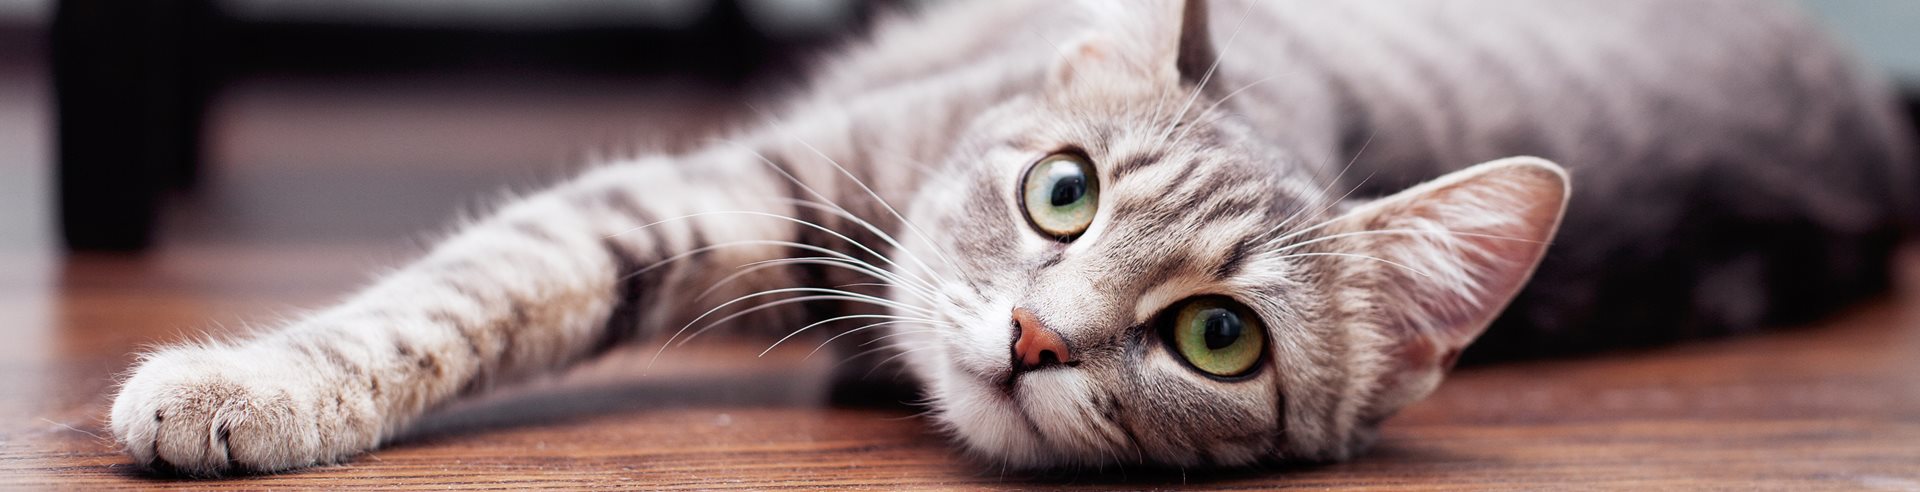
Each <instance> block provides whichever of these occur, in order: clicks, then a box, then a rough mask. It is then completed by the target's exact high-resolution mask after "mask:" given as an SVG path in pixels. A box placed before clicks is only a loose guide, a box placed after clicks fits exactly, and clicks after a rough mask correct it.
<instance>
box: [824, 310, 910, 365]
mask: <svg viewBox="0 0 1920 492" xmlns="http://www.w3.org/2000/svg"><path fill="white" fill-rule="evenodd" d="M928 321H934V320H924V321H923V320H917V319H896V320H888V321H881V322H878V323H870V324H867V325H864V326H861V327H858V328H854V329H851V330H847V331H843V332H840V333H839V334H837V335H834V336H833V337H831V338H828V339H827V341H824V342H820V346H818V347H814V348H813V351H812V352H808V353H807V356H806V357H804V358H802V359H801V360H806V359H811V358H813V354H817V353H820V349H824V348H827V345H828V344H832V343H833V341H834V340H839V339H840V337H844V336H847V335H852V334H853V333H854V332H858V331H862V330H868V329H872V328H878V327H882V326H891V325H900V324H923V325H927V326H934V327H938V326H942V325H936V324H932V323H929V322H928ZM865 345H866V344H861V346H865Z"/></svg>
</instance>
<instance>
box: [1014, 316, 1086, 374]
mask: <svg viewBox="0 0 1920 492" xmlns="http://www.w3.org/2000/svg"><path fill="white" fill-rule="evenodd" d="M1013 329H1014V332H1015V333H1014V338H1013V369H1014V370H1015V371H1030V370H1034V369H1040V368H1043V367H1050V366H1055V365H1069V366H1070V365H1074V364H1075V363H1077V362H1078V361H1076V360H1074V359H1073V354H1072V353H1070V352H1067V340H1066V339H1065V338H1061V337H1060V333H1059V332H1056V331H1053V330H1052V329H1050V328H1047V325H1045V324H1042V323H1041V322H1040V317H1039V316H1034V315H1033V311H1028V310H1027V308H1013Z"/></svg>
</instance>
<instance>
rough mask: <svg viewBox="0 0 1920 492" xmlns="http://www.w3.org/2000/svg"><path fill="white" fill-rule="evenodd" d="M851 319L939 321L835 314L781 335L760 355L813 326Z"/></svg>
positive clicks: (904, 317) (877, 315)
mask: <svg viewBox="0 0 1920 492" xmlns="http://www.w3.org/2000/svg"><path fill="white" fill-rule="evenodd" d="M850 319H888V320H896V321H922V322H938V321H937V320H930V319H926V318H912V317H906V316H893V315H888V314H849V315H846V316H835V317H832V318H827V319H823V320H820V321H815V322H813V323H811V324H808V325H807V326H802V327H800V329H798V330H793V331H792V332H789V333H787V336H784V337H780V339H779V340H775V341H774V342H773V345H768V346H767V349H766V350H762V351H760V355H759V356H758V357H766V356H767V354H768V353H770V352H773V349H775V348H778V347H779V346H780V344H782V343H787V340H791V339H793V337H796V336H799V335H800V334H801V333H803V332H805V331H807V330H811V329H813V327H816V326H820V325H824V324H827V323H832V322H835V321H844V320H850Z"/></svg>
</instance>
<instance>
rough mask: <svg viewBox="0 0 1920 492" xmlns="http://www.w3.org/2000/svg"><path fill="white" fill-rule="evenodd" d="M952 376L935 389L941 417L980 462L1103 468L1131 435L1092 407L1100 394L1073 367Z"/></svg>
mask: <svg viewBox="0 0 1920 492" xmlns="http://www.w3.org/2000/svg"><path fill="white" fill-rule="evenodd" d="M947 375H948V376H951V377H946V378H939V379H938V381H939V382H938V383H936V385H935V389H936V390H937V391H938V393H939V398H938V399H937V400H938V402H939V403H938V404H939V405H940V406H941V407H942V408H941V409H940V410H941V411H940V412H939V413H938V415H939V420H940V422H941V423H942V424H943V425H944V426H945V427H947V429H948V430H949V431H951V433H952V435H953V436H954V437H955V438H956V439H958V440H959V441H960V442H961V443H962V444H963V445H965V447H966V448H967V450H968V451H969V452H971V453H972V454H974V455H976V456H978V457H981V458H984V459H987V460H990V461H993V462H994V463H997V464H1001V465H1004V466H1008V467H1012V468H1017V469H1050V468H1063V467H1085V466H1101V465H1107V464H1111V463H1110V462H1111V460H1112V459H1113V456H1115V454H1114V453H1116V452H1117V450H1118V449H1121V448H1123V447H1124V446H1125V444H1124V443H1125V441H1124V439H1125V434H1124V431H1121V430H1119V429H1118V428H1116V427H1115V426H1114V425H1115V424H1112V423H1111V422H1110V421H1109V420H1107V419H1105V418H1102V417H1101V414H1100V413H1099V412H1100V408H1098V407H1097V406H1095V405H1094V404H1093V402H1095V401H1101V400H1100V398H1098V397H1096V395H1093V394H1092V393H1096V392H1097V391H1098V390H1097V389H1095V388H1093V387H1092V385H1091V383H1090V382H1088V381H1087V380H1086V378H1085V377H1083V376H1081V375H1077V374H1073V373H1071V370H1067V369H1056V370H1041V371H1034V372H1030V373H1026V374H1022V375H1019V376H1018V377H1012V378H1009V377H997V378H996V377H979V376H974V375H971V374H969V373H967V372H966V371H964V370H958V369H957V368H956V369H955V370H953V371H951V372H949V373H948V374H947ZM1127 455H1128V456H1131V455H1132V454H1131V452H1129V454H1127Z"/></svg>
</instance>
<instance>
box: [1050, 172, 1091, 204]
mask: <svg viewBox="0 0 1920 492" xmlns="http://www.w3.org/2000/svg"><path fill="white" fill-rule="evenodd" d="M1086 194H1087V178H1086V177H1083V176H1078V175H1074V176H1065V177H1061V178H1060V180H1058V181H1054V182H1053V196H1052V197H1050V198H1049V199H1048V200H1047V202H1048V203H1050V204H1052V205H1053V206H1055V207H1064V206H1067V205H1071V204H1073V202H1077V201H1080V197H1082V196H1086Z"/></svg>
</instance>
